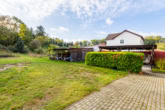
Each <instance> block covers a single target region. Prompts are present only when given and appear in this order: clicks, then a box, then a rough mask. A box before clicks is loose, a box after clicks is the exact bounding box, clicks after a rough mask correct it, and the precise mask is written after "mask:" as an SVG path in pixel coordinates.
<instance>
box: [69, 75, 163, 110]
mask: <svg viewBox="0 0 165 110" xmlns="http://www.w3.org/2000/svg"><path fill="white" fill-rule="evenodd" d="M66 110H165V78H160V77H155V76H147V75H128V76H127V77H124V78H121V79H119V80H116V81H114V82H113V83H111V84H109V85H108V86H106V87H104V88H102V89H101V91H99V92H94V93H92V94H90V95H89V96H87V97H85V98H84V99H82V100H80V101H78V102H76V103H74V104H72V105H71V106H69V107H68V108H66Z"/></svg>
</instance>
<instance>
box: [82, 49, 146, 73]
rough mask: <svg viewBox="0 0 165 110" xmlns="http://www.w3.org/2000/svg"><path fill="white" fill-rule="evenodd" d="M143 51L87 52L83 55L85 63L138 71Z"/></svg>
mask: <svg viewBox="0 0 165 110" xmlns="http://www.w3.org/2000/svg"><path fill="white" fill-rule="evenodd" d="M143 57H144V54H143V53H132V52H88V53H87V55H86V57H85V63H86V64H87V65H92V66H99V67H106V68H115V69H118V70H124V71H130V72H135V73H138V72H140V71H141V67H142V65H143Z"/></svg>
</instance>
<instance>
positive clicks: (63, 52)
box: [51, 48, 93, 61]
mask: <svg viewBox="0 0 165 110" xmlns="http://www.w3.org/2000/svg"><path fill="white" fill-rule="evenodd" d="M92 51H93V48H55V49H53V54H52V55H51V59H55V60H65V61H84V60H85V55H86V53H88V52H92Z"/></svg>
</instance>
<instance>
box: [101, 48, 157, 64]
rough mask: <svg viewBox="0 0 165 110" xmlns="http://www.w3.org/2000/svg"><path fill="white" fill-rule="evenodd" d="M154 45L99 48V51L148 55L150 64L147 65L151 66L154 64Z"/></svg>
mask: <svg viewBox="0 0 165 110" xmlns="http://www.w3.org/2000/svg"><path fill="white" fill-rule="evenodd" d="M156 48H157V46H156V45H123V46H99V49H100V51H102V50H104V49H105V50H110V51H124V50H127V51H133V52H140V53H144V54H145V55H147V54H150V56H151V58H150V62H149V64H151V65H153V63H154V49H156Z"/></svg>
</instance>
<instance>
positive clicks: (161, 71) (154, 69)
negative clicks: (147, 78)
mask: <svg viewBox="0 0 165 110" xmlns="http://www.w3.org/2000/svg"><path fill="white" fill-rule="evenodd" d="M152 72H154V73H164V74H165V70H160V69H159V68H152Z"/></svg>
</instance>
